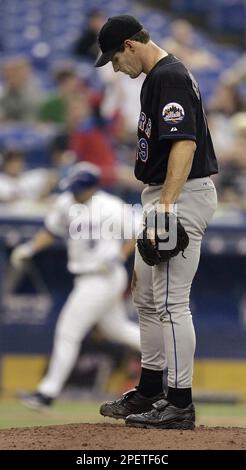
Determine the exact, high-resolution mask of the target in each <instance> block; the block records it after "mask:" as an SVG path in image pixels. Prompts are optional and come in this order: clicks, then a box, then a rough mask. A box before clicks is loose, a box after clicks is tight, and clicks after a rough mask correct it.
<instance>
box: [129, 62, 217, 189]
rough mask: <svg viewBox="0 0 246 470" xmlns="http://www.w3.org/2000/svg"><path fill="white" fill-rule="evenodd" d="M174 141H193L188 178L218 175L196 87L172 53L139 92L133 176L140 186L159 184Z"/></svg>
mask: <svg viewBox="0 0 246 470" xmlns="http://www.w3.org/2000/svg"><path fill="white" fill-rule="evenodd" d="M175 140H193V141H195V142H196V146H197V147H196V151H195V154H194V159H193V164H192V168H191V171H190V174H189V177H188V178H201V177H204V176H209V175H211V174H214V173H218V166H217V161H216V157H215V153H214V149H213V144H212V140H211V136H210V132H209V129H208V126H207V120H206V116H205V114H204V110H203V106H202V99H201V95H200V91H199V87H198V84H197V83H196V81H195V79H194V77H193V76H192V74H191V73H190V72H189V71H188V70H187V69H186V67H185V66H184V65H183V64H182V62H180V61H179V60H178V59H177V58H176V57H175V56H173V55H172V54H168V56H166V57H164V58H163V59H161V60H160V61H159V62H158V63H157V64H156V65H155V66H154V67H153V68H152V70H151V71H150V72H149V73H148V75H147V76H146V78H145V81H144V83H143V86H142V90H141V113H140V118H139V123H138V148H137V160H136V165H135V176H136V178H137V179H139V180H141V181H143V182H144V183H147V184H150V183H159V184H161V183H163V182H164V180H165V178H166V173H167V165H168V158H169V153H170V150H171V147H172V142H173V141H175Z"/></svg>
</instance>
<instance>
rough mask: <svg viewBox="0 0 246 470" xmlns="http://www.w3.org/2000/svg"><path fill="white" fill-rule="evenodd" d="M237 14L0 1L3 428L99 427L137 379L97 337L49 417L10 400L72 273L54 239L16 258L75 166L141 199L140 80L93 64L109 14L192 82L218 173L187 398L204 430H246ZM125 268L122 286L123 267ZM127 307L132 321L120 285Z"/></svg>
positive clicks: (187, 1)
mask: <svg viewBox="0 0 246 470" xmlns="http://www.w3.org/2000/svg"><path fill="white" fill-rule="evenodd" d="M245 13H246V7H245V2H244V0H206V2H201V1H200V0H167V1H165V0H159V1H157V0H155V1H154V0H152V1H139V2H133V1H130V0H118V1H117V2H115V1H114V0H90V1H89V0H22V1H21V2H20V1H18V0H0V50H1V54H0V281H1V282H0V414H1V424H0V426H1V427H12V426H23V425H38V424H49V423H54V424H57V423H65V422H76V421H100V420H101V419H102V418H101V417H100V416H99V415H98V411H97V410H98V402H99V401H100V400H102V399H105V398H106V397H109V396H110V397H114V396H117V395H119V394H121V393H122V392H123V391H125V390H127V389H129V388H131V387H132V386H134V385H135V384H136V383H137V380H138V374H139V370H140V363H139V361H140V358H139V356H138V355H137V354H136V352H133V351H131V350H128V349H127V348H125V347H123V346H119V345H118V344H114V343H110V342H108V341H106V340H105V339H104V338H103V336H102V335H101V333H100V332H99V331H97V329H96V328H95V329H93V330H92V331H91V332H90V333H89V335H88V336H87V337H86V340H85V341H84V343H83V347H82V349H81V354H80V357H79V359H78V361H77V364H76V367H75V369H74V371H73V373H72V375H71V377H70V378H69V380H68V383H67V385H66V387H65V389H64V392H63V394H62V396H61V399H60V400H59V401H58V403H57V404H56V405H55V407H54V409H52V411H50V412H49V413H46V414H43V415H42V414H37V413H34V412H32V411H28V410H24V409H23V408H22V406H21V404H19V402H18V399H17V398H16V397H18V394H19V392H20V391H21V390H27V391H31V390H34V389H35V387H36V385H37V384H38V382H39V381H40V379H41V377H42V376H43V374H44V373H45V371H46V368H47V363H48V359H49V354H50V352H51V346H52V339H53V333H54V327H55V324H56V320H57V317H58V315H59V312H60V309H61V307H62V305H63V304H64V302H65V300H66V298H67V296H68V294H69V292H70V290H71V288H72V276H71V275H70V274H69V273H68V272H67V270H66V249H65V246H63V245H62V243H60V244H59V243H57V245H56V246H55V248H53V249H52V250H49V251H48V250H47V251H45V252H43V253H41V254H40V255H38V256H36V257H35V258H34V260H33V261H32V263H31V264H30V265H29V269H28V270H27V271H24V272H22V273H21V274H20V273H16V272H15V271H14V270H13V268H12V267H11V266H10V264H9V255H10V253H11V251H12V249H13V248H14V247H15V246H16V245H17V244H19V243H21V242H23V241H27V240H29V239H30V238H31V237H32V236H33V235H34V234H35V233H36V231H37V230H38V229H39V228H40V227H42V224H43V218H44V215H45V214H46V213H47V211H48V210H49V207H50V205H51V204H52V202H53V201H54V198H55V197H56V194H57V192H58V189H57V188H58V181H59V180H60V178H61V177H63V176H65V175H66V174H67V172H68V170H69V169H70V168H71V166H72V165H73V164H74V163H75V162H78V161H84V160H86V161H90V162H92V163H95V164H98V165H99V166H100V167H101V170H102V173H103V181H102V184H103V188H104V189H105V190H107V191H109V192H110V193H113V194H116V195H118V196H120V197H122V198H123V199H124V200H125V201H126V202H128V203H137V202H139V201H140V191H141V189H142V187H141V185H140V184H139V183H137V182H136V180H135V179H134V176H133V171H132V169H133V166H134V159H135V141H136V137H135V136H136V126H137V121H138V114H139V93H140V88H141V84H142V82H143V79H144V77H140V78H139V79H137V80H134V81H131V80H130V79H129V78H128V77H125V76H123V75H121V74H117V75H116V74H114V73H113V71H112V67H111V65H110V64H109V65H108V66H106V67H104V68H103V69H95V68H94V67H93V63H94V60H95V58H96V57H97V55H98V47H97V43H96V37H97V34H98V31H99V30H100V28H101V26H102V24H103V23H104V22H105V19H106V18H107V17H108V16H113V15H117V14H132V15H135V16H136V17H137V18H138V19H139V20H140V21H141V22H142V23H143V24H144V26H145V28H146V29H148V30H149V31H150V33H151V36H152V39H153V40H154V41H155V42H157V43H158V44H159V45H161V46H162V47H163V48H165V49H166V50H167V51H168V52H171V53H174V54H175V55H176V56H178V57H179V58H180V59H182V60H183V62H184V63H185V64H186V65H187V66H188V67H189V68H190V69H191V70H192V72H193V74H194V76H195V77H196V79H197V80H198V82H199V84H200V88H201V92H202V96H203V100H204V105H205V108H206V112H207V115H208V120H209V125H210V129H211V133H212V136H213V141H214V146H215V149H216V153H217V157H218V160H219V165H220V173H219V175H218V176H216V177H215V178H213V179H214V182H215V184H216V187H217V190H218V195H219V206H218V210H217V213H216V215H215V217H214V220H213V222H212V224H211V225H210V227H209V228H208V230H207V233H206V236H205V238H204V242H203V247H202V258H201V264H200V269H199V272H198V274H197V276H196V279H195V282H194V286H193V290H192V299H191V303H192V311H193V315H194V322H195V326H196V331H197V351H196V363H195V375H194V392H195V400H196V402H197V403H198V415H199V418H198V419H199V423H200V424H201V423H202V424H208V425H213V424H214V425H239V426H246V334H245V333H246V284H245V279H246V154H245V148H246V108H245V102H246V81H245V78H246V55H245V39H246V34H245V33H246V31H245V25H246V21H245V16H246V15H245ZM127 268H128V272H129V278H130V275H131V269H132V260H130V261H129V262H128V264H127ZM125 302H126V305H127V308H128V313H129V317H131V318H133V319H136V313H135V312H134V308H133V305H132V302H131V296H130V291H129V289H128V291H127V292H126V294H125ZM136 320H137V319H136Z"/></svg>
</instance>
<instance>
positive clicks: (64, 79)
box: [39, 67, 81, 124]
mask: <svg viewBox="0 0 246 470" xmlns="http://www.w3.org/2000/svg"><path fill="white" fill-rule="evenodd" d="M54 78H55V83H56V85H57V90H56V91H55V92H54V93H53V94H51V95H50V96H48V97H47V99H46V100H45V101H44V102H43V103H42V104H41V107H40V110H39V118H40V120H41V121H43V122H53V123H57V124H62V123H65V121H66V116H67V104H68V101H69V99H70V97H71V96H72V95H73V94H74V93H76V92H77V91H78V89H79V86H81V84H80V81H79V79H78V77H77V75H76V73H75V71H74V70H73V69H72V68H71V67H63V68H59V69H58V70H56V71H55V74H54Z"/></svg>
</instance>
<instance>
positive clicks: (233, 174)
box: [219, 112, 246, 210]
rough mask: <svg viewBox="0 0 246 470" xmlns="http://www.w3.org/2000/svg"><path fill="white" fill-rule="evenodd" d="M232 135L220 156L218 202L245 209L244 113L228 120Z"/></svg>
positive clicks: (245, 144)
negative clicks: (229, 143)
mask: <svg viewBox="0 0 246 470" xmlns="http://www.w3.org/2000/svg"><path fill="white" fill-rule="evenodd" d="M230 126H231V129H232V132H233V135H234V139H233V141H232V142H231V145H230V146H228V148H227V149H225V150H224V152H223V153H222V154H221V172H220V179H219V183H220V200H221V202H222V203H226V204H230V205H231V206H234V207H235V206H236V207H240V208H241V209H244V210H245V209H246V158H245V147H246V112H241V113H236V114H234V116H232V117H231V118H230Z"/></svg>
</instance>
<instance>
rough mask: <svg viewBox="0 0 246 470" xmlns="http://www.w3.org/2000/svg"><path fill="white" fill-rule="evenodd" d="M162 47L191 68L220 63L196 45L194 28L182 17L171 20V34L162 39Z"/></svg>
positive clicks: (195, 68) (199, 68) (197, 68)
mask: <svg viewBox="0 0 246 470" xmlns="http://www.w3.org/2000/svg"><path fill="white" fill-rule="evenodd" d="M162 47H163V49H165V50H167V51H168V52H170V53H171V54H174V55H175V56H177V57H178V58H179V59H181V60H182V61H183V62H184V63H185V65H187V67H189V68H190V69H191V70H202V69H213V68H216V67H218V65H219V63H220V62H219V60H218V59H217V57H215V56H214V55H213V54H212V53H211V52H208V51H206V50H205V49H202V48H201V47H198V46H196V39H195V34H194V29H193V27H192V26H191V24H190V23H189V22H188V21H186V20H183V19H180V20H175V21H173V23H172V27H171V35H170V37H167V38H166V39H165V40H164V41H163V43H162Z"/></svg>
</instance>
